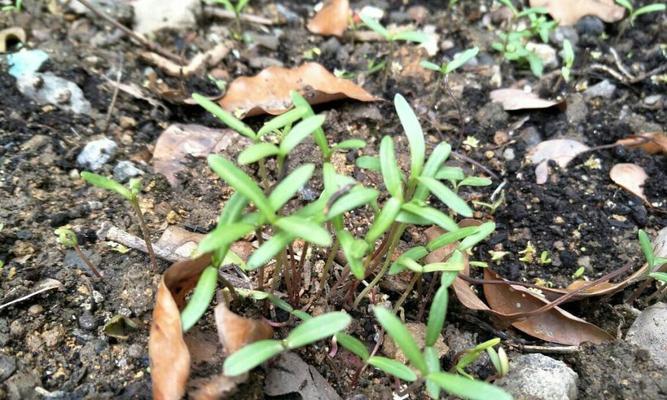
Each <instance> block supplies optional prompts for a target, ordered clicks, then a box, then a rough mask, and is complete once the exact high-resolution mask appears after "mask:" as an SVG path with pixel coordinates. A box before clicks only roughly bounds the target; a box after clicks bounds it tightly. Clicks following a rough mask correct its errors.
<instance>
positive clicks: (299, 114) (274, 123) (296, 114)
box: [257, 107, 308, 137]
mask: <svg viewBox="0 0 667 400" xmlns="http://www.w3.org/2000/svg"><path fill="white" fill-rule="evenodd" d="M307 113H308V109H306V108H305V107H296V108H293V109H291V110H289V111H287V112H285V113H283V114H280V115H278V116H277V117H273V118H271V119H270V120H269V121H268V122H267V123H265V124H264V125H262V127H261V128H260V130H259V131H257V137H262V136H264V135H266V134H267V133H271V132H274V131H277V130H280V129H282V128H284V127H286V126H287V125H292V124H294V123H295V122H296V121H298V120H299V119H301V118H303V117H304V116H305V115H306V114H307Z"/></svg>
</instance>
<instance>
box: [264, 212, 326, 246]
mask: <svg viewBox="0 0 667 400" xmlns="http://www.w3.org/2000/svg"><path fill="white" fill-rule="evenodd" d="M275 224H276V226H277V227H278V228H280V229H282V230H284V231H285V232H288V233H289V234H290V235H292V236H296V237H299V238H301V239H303V240H305V241H307V242H310V243H314V244H316V245H318V246H323V247H328V246H331V235H330V234H329V232H328V231H327V230H326V229H324V228H323V227H322V226H321V225H319V224H317V223H315V222H313V221H311V220H308V219H305V218H301V217H298V216H295V215H290V216H288V217H282V218H279V219H278V220H277V221H276V222H275Z"/></svg>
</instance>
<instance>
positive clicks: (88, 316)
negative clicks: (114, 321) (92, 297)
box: [79, 311, 97, 331]
mask: <svg viewBox="0 0 667 400" xmlns="http://www.w3.org/2000/svg"><path fill="white" fill-rule="evenodd" d="M79 327H81V329H85V330H87V331H92V330H93V329H95V328H96V327H97V320H96V319H95V316H94V315H93V314H92V313H91V312H90V311H84V312H83V313H81V315H80V316H79Z"/></svg>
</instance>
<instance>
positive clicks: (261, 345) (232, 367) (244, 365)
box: [223, 339, 285, 376]
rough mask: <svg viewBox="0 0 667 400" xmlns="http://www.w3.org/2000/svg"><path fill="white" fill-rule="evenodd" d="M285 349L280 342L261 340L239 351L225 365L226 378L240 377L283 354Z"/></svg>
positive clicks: (228, 358)
mask: <svg viewBox="0 0 667 400" xmlns="http://www.w3.org/2000/svg"><path fill="white" fill-rule="evenodd" d="M283 350H285V348H284V347H283V343H282V342H281V341H279V340H273V339H268V340H260V341H257V342H254V343H250V344H249V345H247V346H245V347H243V348H241V349H240V350H237V351H236V352H235V353H233V354H232V355H230V356H229V357H227V359H226V360H225V363H224V364H223V371H224V374H225V375H226V376H238V375H241V374H243V373H245V372H248V371H250V370H251V369H253V368H255V367H256V366H258V365H259V364H261V363H263V362H264V361H266V360H268V359H269V358H272V357H275V356H277V355H278V354H280V353H282V352H283Z"/></svg>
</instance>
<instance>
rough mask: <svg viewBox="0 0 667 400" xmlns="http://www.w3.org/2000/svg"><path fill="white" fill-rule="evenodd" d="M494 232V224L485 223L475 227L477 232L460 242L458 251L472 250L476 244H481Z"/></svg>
mask: <svg viewBox="0 0 667 400" xmlns="http://www.w3.org/2000/svg"><path fill="white" fill-rule="evenodd" d="M495 230H496V224H495V223H494V222H491V221H489V222H485V223H483V224H482V225H480V226H478V227H477V231H476V232H475V233H474V234H472V235H470V236H467V237H466V238H465V239H463V240H462V241H461V243H460V244H459V246H458V249H459V250H461V251H466V250H468V249H471V248H473V246H475V245H476V244H477V243H479V242H481V241H482V240H484V239H486V237H487V236H489V235H490V234H491V233H493V231H495Z"/></svg>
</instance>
